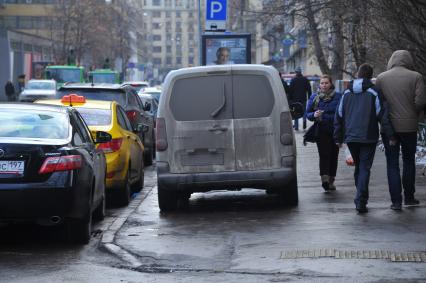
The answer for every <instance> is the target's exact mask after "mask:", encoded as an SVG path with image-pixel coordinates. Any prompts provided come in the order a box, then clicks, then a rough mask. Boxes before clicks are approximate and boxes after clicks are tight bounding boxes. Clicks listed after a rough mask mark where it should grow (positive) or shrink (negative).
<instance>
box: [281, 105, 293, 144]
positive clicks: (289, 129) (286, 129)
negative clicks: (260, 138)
mask: <svg viewBox="0 0 426 283" xmlns="http://www.w3.org/2000/svg"><path fill="white" fill-rule="evenodd" d="M291 121H292V119H291V115H290V112H281V116H280V141H281V144H283V145H292V144H293V126H292V123H291Z"/></svg>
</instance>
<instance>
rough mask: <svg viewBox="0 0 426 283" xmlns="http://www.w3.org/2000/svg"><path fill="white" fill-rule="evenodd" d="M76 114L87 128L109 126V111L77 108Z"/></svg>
mask: <svg viewBox="0 0 426 283" xmlns="http://www.w3.org/2000/svg"><path fill="white" fill-rule="evenodd" d="M77 110H78V112H79V113H80V114H81V116H82V117H83V119H84V122H86V124H87V125H88V126H108V125H110V124H111V110H108V109H89V108H78V109H77Z"/></svg>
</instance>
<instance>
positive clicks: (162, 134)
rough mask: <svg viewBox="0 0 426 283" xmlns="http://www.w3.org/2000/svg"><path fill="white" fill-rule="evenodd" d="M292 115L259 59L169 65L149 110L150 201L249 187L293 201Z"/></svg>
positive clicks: (170, 202) (166, 207)
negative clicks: (153, 115) (152, 135)
mask: <svg viewBox="0 0 426 283" xmlns="http://www.w3.org/2000/svg"><path fill="white" fill-rule="evenodd" d="M291 122H292V117H291V115H290V110H289V106H288V103H287V99H286V96H285V95H284V88H283V85H282V83H281V80H280V77H279V74H278V72H277V71H276V70H275V69H274V68H273V67H268V66H264V65H221V66H204V67H195V68H184V69H180V70H176V71H171V72H170V73H169V74H168V75H167V77H166V79H165V82H164V88H163V92H162V97H161V99H160V105H159V108H158V114H157V126H156V133H157V137H156V148H157V182H158V202H159V206H160V209H161V210H162V211H170V210H174V209H176V208H177V205H178V200H181V201H180V202H182V201H187V200H188V199H189V197H190V195H191V193H194V192H206V191H209V190H214V189H232V190H235V189H241V188H257V189H265V190H267V192H270V193H276V194H278V196H279V199H280V200H281V201H282V202H283V203H286V204H290V205H296V204H297V203H298V189H297V174H296V144H295V138H294V132H293V128H292V123H291Z"/></svg>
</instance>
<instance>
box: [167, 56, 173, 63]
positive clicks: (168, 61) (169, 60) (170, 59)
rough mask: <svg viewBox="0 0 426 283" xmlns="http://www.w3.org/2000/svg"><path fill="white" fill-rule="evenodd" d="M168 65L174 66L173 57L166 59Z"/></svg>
mask: <svg viewBox="0 0 426 283" xmlns="http://www.w3.org/2000/svg"><path fill="white" fill-rule="evenodd" d="M166 64H167V65H171V64H172V57H166Z"/></svg>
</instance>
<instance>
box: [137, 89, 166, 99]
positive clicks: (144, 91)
mask: <svg viewBox="0 0 426 283" xmlns="http://www.w3.org/2000/svg"><path fill="white" fill-rule="evenodd" d="M138 94H139V95H141V94H149V95H151V96H152V97H154V98H155V99H156V100H157V102H158V101H160V96H161V88H159V87H145V88H142V89H141V90H140V91H139V92H138Z"/></svg>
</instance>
